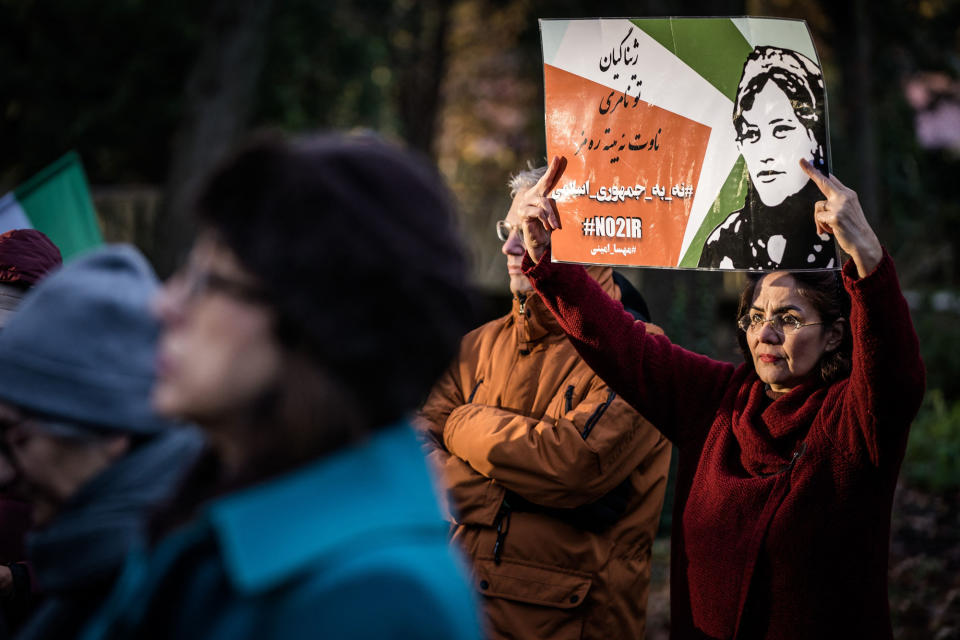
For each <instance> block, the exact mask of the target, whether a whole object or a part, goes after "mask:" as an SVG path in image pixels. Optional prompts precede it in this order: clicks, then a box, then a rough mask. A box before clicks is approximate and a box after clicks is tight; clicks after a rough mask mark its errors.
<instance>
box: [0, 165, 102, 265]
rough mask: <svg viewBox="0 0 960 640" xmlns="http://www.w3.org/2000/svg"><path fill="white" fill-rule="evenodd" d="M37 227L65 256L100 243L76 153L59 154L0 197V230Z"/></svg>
mask: <svg viewBox="0 0 960 640" xmlns="http://www.w3.org/2000/svg"><path fill="white" fill-rule="evenodd" d="M30 228H32V229H37V230H39V231H43V232H44V233H45V234H47V235H48V236H49V237H50V239H51V240H53V242H54V244H56V245H57V246H58V247H59V248H60V253H61V254H62V255H63V259H64V260H67V259H69V258H70V257H71V256H73V255H76V254H77V253H80V252H82V251H86V250H87V249H91V248H93V247H95V246H97V245H100V244H103V236H102V235H101V234H100V227H99V226H98V225H97V215H96V212H95V211H94V209H93V201H92V200H91V199H90V188H89V186H88V185H87V177H86V175H85V174H84V172H83V164H82V163H81V162H80V156H78V155H77V154H76V152H74V151H70V152H69V153H67V154H66V155H64V156H63V157H62V158H60V159H59V160H57V161H56V162H54V163H53V164H51V165H50V166H48V167H47V168H45V169H44V170H43V171H41V172H40V173H38V174H37V175H35V176H33V177H32V178H30V179H29V180H27V181H26V182H24V183H23V184H22V185H20V186H19V187H17V188H16V189H14V190H13V191H11V192H9V193H7V194H6V195H4V196H3V197H2V198H0V233H3V232H5V231H9V230H11V229H30Z"/></svg>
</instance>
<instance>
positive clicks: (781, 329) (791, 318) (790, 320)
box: [737, 313, 826, 335]
mask: <svg viewBox="0 0 960 640" xmlns="http://www.w3.org/2000/svg"><path fill="white" fill-rule="evenodd" d="M768 322H769V323H770V326H771V327H773V330H774V331H776V332H777V333H779V334H780V335H785V334H786V333H787V332H789V333H794V332H796V331H799V330H800V329H802V328H803V327H809V326H812V325H815V324H826V322H800V318H798V317H797V316H795V315H793V314H792V313H778V314H776V315H773V316H771V317H770V318H764V317H763V314H762V313H748V314H746V315H745V316H742V317H741V318H740V319H739V320H737V326H739V327H740V330H741V331H743V332H744V333H750V332H756V331H760V329H761V328H762V327H763V325H765V324H767V323H768Z"/></svg>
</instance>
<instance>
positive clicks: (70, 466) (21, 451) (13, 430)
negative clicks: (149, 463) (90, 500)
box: [0, 402, 130, 526]
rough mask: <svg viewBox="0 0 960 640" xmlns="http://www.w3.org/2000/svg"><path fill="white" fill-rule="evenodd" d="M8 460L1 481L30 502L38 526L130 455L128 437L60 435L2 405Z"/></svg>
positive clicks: (0, 420)
mask: <svg viewBox="0 0 960 640" xmlns="http://www.w3.org/2000/svg"><path fill="white" fill-rule="evenodd" d="M0 424H2V425H3V439H4V447H3V449H4V452H5V455H4V460H3V463H2V464H0V481H2V482H3V483H4V484H5V485H6V486H7V487H9V488H10V490H11V491H12V492H13V493H14V494H15V495H18V496H20V497H22V498H23V499H25V500H27V501H28V502H30V504H31V506H32V508H33V524H34V526H43V525H45V524H47V523H48V522H50V520H52V519H53V517H54V516H55V515H56V514H57V513H58V512H59V511H60V509H61V507H62V506H63V504H64V503H65V502H66V501H67V500H69V499H70V497H71V496H73V494H75V493H76V492H77V491H78V490H79V489H80V488H81V487H82V486H83V485H84V484H86V483H87V482H88V481H89V480H91V479H93V477H94V476H96V475H97V474H99V473H100V472H101V471H103V470H104V469H106V468H107V467H109V466H110V465H111V464H112V463H113V462H114V461H115V460H116V459H118V458H119V457H121V456H122V455H123V454H124V453H126V451H127V449H128V448H129V446H130V439H129V437H127V436H106V437H104V436H99V437H97V436H91V437H89V438H86V437H85V438H76V437H65V436H63V435H55V432H51V430H50V428H48V427H46V426H45V425H44V423H43V421H41V420H39V419H33V418H30V417H25V416H24V415H22V414H21V413H20V412H19V411H18V410H17V409H16V408H15V407H13V406H11V405H8V404H6V403H2V402H0Z"/></svg>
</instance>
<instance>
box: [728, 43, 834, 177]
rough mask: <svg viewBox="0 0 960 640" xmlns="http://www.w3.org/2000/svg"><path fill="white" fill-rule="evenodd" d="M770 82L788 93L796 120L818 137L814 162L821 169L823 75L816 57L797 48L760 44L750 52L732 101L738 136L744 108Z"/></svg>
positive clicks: (823, 154) (823, 159)
mask: <svg viewBox="0 0 960 640" xmlns="http://www.w3.org/2000/svg"><path fill="white" fill-rule="evenodd" d="M767 82H773V83H774V84H776V85H777V86H778V87H779V88H780V90H781V91H783V93H784V94H786V96H787V99H788V100H790V106H792V107H793V112H794V113H795V114H796V116H797V120H798V121H799V122H800V123H801V124H803V126H804V127H806V128H807V130H808V131H809V132H810V133H811V134H812V135H813V138H814V139H815V140H816V141H817V152H816V153H815V154H814V164H815V165H817V166H818V167H819V168H820V169H821V170H822V169H823V168H824V167H825V166H826V164H825V162H826V148H827V126H826V121H825V118H826V93H825V91H824V88H823V75H822V74H821V72H820V67H818V66H817V64H816V63H815V62H813V60H811V59H810V58H808V57H806V56H805V55H803V54H801V53H797V52H796V51H792V50H790V49H783V48H781V47H770V46H761V47H756V48H755V49H754V50H753V51H752V52H751V53H750V55H749V56H747V60H746V62H744V64H743V73H742V75H741V77H740V84H739V86H737V95H736V98H735V99H734V104H733V126H734V128H736V130H737V140H738V141H739V140H742V139H743V136H744V130H745V123H744V120H743V112H744V111H747V110H749V109H750V108H751V107H752V106H753V102H754V100H755V99H756V97H757V94H758V93H760V91H762V90H763V88H764V87H765V86H766V84H767Z"/></svg>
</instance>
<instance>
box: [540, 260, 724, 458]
mask: <svg viewBox="0 0 960 640" xmlns="http://www.w3.org/2000/svg"><path fill="white" fill-rule="evenodd" d="M523 265H524V273H525V274H526V275H527V277H528V278H529V279H530V281H531V282H532V283H533V285H534V287H535V288H536V290H537V292H538V293H539V294H540V297H541V298H543V301H544V303H545V304H546V305H547V307H548V308H549V309H550V311H551V312H552V313H553V314H554V316H556V318H557V320H558V321H559V322H560V325H561V326H562V327H563V330H564V331H565V332H566V334H567V336H568V337H569V339H570V342H571V343H572V344H573V345H574V347H576V349H577V351H578V352H579V353H580V355H581V356H582V357H583V359H584V360H585V361H586V362H587V364H589V365H590V367H591V368H592V369H593V370H594V371H596V372H597V374H598V375H599V376H600V377H601V378H602V379H603V380H604V381H606V383H607V384H609V385H610V387H612V388H613V389H614V390H615V391H616V392H617V393H618V394H620V395H621V396H622V397H623V398H624V399H625V400H626V401H627V402H628V403H629V404H630V405H631V406H633V407H634V408H635V409H636V410H637V411H639V412H640V414H641V415H643V416H644V417H646V418H647V419H649V420H650V421H651V422H653V424H655V425H657V428H659V429H660V431H661V432H662V433H663V434H664V435H665V436H667V438H669V439H670V440H671V441H673V442H674V444H676V445H677V446H678V447H679V448H681V449H683V448H685V447H686V446H688V445H693V446H695V445H696V444H699V443H701V442H702V441H703V438H704V437H705V436H706V433H707V431H708V430H709V427H710V424H711V422H712V419H713V416H714V414H715V412H716V410H717V408H718V406H719V404H720V401H721V399H722V398H723V395H724V393H725V390H726V387H727V383H728V382H729V381H730V378H731V376H732V375H733V372H734V366H733V365H732V364H730V363H727V362H720V361H717V360H712V359H710V358H708V357H706V356H702V355H699V354H696V353H692V352H690V351H687V350H686V349H683V348H681V347H678V346H676V345H674V344H672V343H671V342H670V340H669V338H667V337H666V336H661V335H652V334H650V333H648V332H647V330H646V327H645V326H644V325H643V323H635V322H634V321H633V317H632V316H631V315H630V314H629V313H627V312H625V311H624V310H623V305H621V304H620V303H619V302H617V301H615V300H613V299H612V298H610V296H608V295H607V294H606V293H605V292H604V291H603V289H602V288H601V287H600V285H598V284H597V283H596V281H594V280H593V278H591V277H590V276H589V275H588V274H587V272H586V270H585V269H584V268H583V267H581V266H578V265H571V264H560V263H553V262H551V261H550V251H549V249H548V250H547V252H546V253H544V255H543V256H542V257H541V259H540V261H539V262H538V263H536V264H534V263H533V261H532V260H531V259H530V257H529V256H524V262H523Z"/></svg>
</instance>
